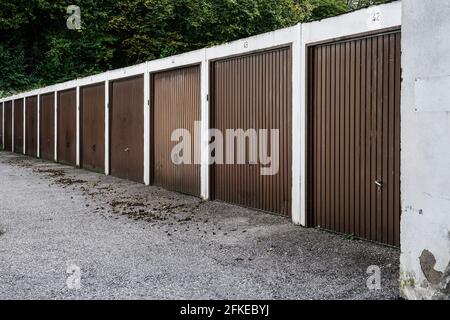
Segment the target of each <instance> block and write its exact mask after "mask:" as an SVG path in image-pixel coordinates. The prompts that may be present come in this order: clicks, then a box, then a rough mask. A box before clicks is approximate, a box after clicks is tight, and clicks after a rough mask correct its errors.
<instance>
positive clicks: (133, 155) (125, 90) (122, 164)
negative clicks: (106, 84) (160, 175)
mask: <svg viewBox="0 0 450 320" xmlns="http://www.w3.org/2000/svg"><path fill="white" fill-rule="evenodd" d="M110 86H111V88H110V112H111V117H110V121H111V124H110V134H111V142H110V143H111V147H110V152H111V175H113V176H115V177H118V178H123V179H128V180H133V181H137V182H143V180H144V77H143V76H139V77H134V78H128V79H121V80H116V81H113V82H112V83H111V84H110Z"/></svg>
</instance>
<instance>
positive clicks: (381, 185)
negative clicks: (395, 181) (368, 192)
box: [374, 180, 383, 189]
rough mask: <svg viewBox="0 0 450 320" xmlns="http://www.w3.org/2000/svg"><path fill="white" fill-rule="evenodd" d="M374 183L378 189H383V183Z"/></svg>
mask: <svg viewBox="0 0 450 320" xmlns="http://www.w3.org/2000/svg"><path fill="white" fill-rule="evenodd" d="M374 183H375V184H376V186H377V187H378V189H381V188H383V182H381V181H378V180H375V181H374Z"/></svg>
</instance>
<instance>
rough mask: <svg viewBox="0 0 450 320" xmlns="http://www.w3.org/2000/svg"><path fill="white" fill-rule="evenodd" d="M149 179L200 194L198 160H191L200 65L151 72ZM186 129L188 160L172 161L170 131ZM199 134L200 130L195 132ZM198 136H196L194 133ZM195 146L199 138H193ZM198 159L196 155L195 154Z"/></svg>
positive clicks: (156, 183)
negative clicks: (181, 162) (189, 138)
mask: <svg viewBox="0 0 450 320" xmlns="http://www.w3.org/2000/svg"><path fill="white" fill-rule="evenodd" d="M151 92H152V99H153V103H152V119H153V124H152V128H153V130H152V139H151V141H152V145H153V151H152V158H153V159H152V161H151V163H152V164H153V170H152V178H153V179H152V180H153V183H154V184H155V185H158V186H162V187H164V188H167V189H170V190H174V191H178V192H182V193H188V194H192V195H196V196H199V195H200V164H199V163H197V164H195V163H194V158H195V157H194V156H195V155H194V151H195V149H194V139H195V138H196V137H195V135H194V133H195V132H194V131H195V129H194V124H195V123H194V122H195V121H200V103H201V101H200V99H201V97H200V67H199V66H194V67H188V68H182V69H176V70H170V71H166V72H160V73H156V74H154V75H152V90H151ZM176 129H186V130H188V132H189V133H190V135H191V159H190V163H191V164H178V165H177V164H174V163H173V161H172V159H171V153H172V149H173V147H174V146H175V145H177V144H178V143H179V142H178V141H171V135H172V132H174V130H176ZM198 134H200V132H198ZM198 138H199V137H198ZM195 143H196V144H197V146H198V147H199V143H200V141H195ZM198 150H199V148H198ZM196 158H197V159H199V155H197V157H196Z"/></svg>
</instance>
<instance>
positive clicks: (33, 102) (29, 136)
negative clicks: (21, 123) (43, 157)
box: [25, 96, 37, 157]
mask: <svg viewBox="0 0 450 320" xmlns="http://www.w3.org/2000/svg"><path fill="white" fill-rule="evenodd" d="M25 108H26V113H25V125H26V128H27V129H26V131H25V132H26V133H25V152H26V154H27V155H29V156H32V157H36V156H37V96H33V97H29V98H26V102H25Z"/></svg>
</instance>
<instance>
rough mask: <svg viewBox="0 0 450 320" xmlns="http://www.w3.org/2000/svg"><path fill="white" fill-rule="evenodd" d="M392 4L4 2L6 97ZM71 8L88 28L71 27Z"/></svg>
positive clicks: (307, 0) (1, 56) (1, 33)
mask: <svg viewBox="0 0 450 320" xmlns="http://www.w3.org/2000/svg"><path fill="white" fill-rule="evenodd" d="M380 2H385V0H120V1H117V0H71V1H63V0H15V1H13V2H10V1H6V0H3V1H2V2H1V4H0V74H1V78H0V96H4V95H7V94H10V93H13V92H15V91H23V90H26V89H30V88H33V87H38V86H43V85H49V84H53V83H57V82H62V81H65V80H69V79H73V78H77V77H82V76H86V75H89V74H95V73H99V72H102V71H106V70H110V69H115V68H119V67H123V66H127V65H131V64H135V63H139V62H142V61H146V60H151V59H156V58H160V57H165V56H169V55H173V54H178V53H182V52H186V51H190V50H194V49H198V48H202V47H205V46H212V45H215V44H219V43H223V42H227V41H232V40H236V39H239V38H243V37H248V36H251V35H255V34H259V33H263V32H267V31H272V30H276V29H279V28H283V27H287V26H291V25H294V24H296V23H297V22H303V21H311V20H317V19H322V18H325V17H329V16H333V15H337V14H341V13H344V12H346V11H348V10H352V9H355V8H358V7H361V6H366V5H369V4H372V3H380ZM69 4H74V5H78V6H79V7H80V8H81V18H82V28H81V30H77V31H74V30H69V29H67V28H66V20H67V18H68V14H67V13H66V8H67V6H68V5H69Z"/></svg>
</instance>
